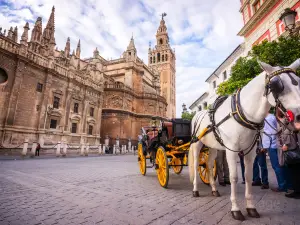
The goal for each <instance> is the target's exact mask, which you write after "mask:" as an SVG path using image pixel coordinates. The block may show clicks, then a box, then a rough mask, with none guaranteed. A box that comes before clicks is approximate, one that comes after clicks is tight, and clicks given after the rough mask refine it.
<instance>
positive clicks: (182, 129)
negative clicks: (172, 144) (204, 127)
mask: <svg viewBox="0 0 300 225" xmlns="http://www.w3.org/2000/svg"><path fill="white" fill-rule="evenodd" d="M172 124H173V137H174V138H177V139H181V140H183V142H184V143H187V142H189V141H191V121H189V120H186V119H172Z"/></svg>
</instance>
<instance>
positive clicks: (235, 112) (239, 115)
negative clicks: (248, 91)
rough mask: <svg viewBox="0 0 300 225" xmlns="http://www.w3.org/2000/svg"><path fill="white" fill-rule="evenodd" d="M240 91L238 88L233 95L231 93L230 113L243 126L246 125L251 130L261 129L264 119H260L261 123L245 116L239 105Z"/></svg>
mask: <svg viewBox="0 0 300 225" xmlns="http://www.w3.org/2000/svg"><path fill="white" fill-rule="evenodd" d="M240 92H241V89H239V90H238V91H237V92H236V93H235V94H234V95H232V98H231V110H232V113H231V114H232V116H233V118H234V119H235V120H236V121H237V122H238V123H239V124H241V125H242V126H244V127H247V128H249V129H251V130H261V129H262V128H263V127H264V121H262V122H261V123H256V122H253V121H250V120H248V119H247V117H246V116H245V114H244V112H243V109H242V106H241V101H240Z"/></svg>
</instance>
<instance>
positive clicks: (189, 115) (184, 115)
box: [181, 112, 196, 120]
mask: <svg viewBox="0 0 300 225" xmlns="http://www.w3.org/2000/svg"><path fill="white" fill-rule="evenodd" d="M195 114H196V112H191V113H189V112H184V113H182V114H181V118H182V119H186V120H192V119H193V117H194V116H195Z"/></svg>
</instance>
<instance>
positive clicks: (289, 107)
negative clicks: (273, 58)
mask: <svg viewBox="0 0 300 225" xmlns="http://www.w3.org/2000/svg"><path fill="white" fill-rule="evenodd" d="M260 65H261V67H262V68H263V70H264V71H265V72H266V92H265V94H266V97H267V99H268V102H269V103H270V104H271V105H272V106H276V107H277V108H278V109H279V110H280V111H282V113H283V114H284V116H285V117H286V119H287V121H288V122H289V123H291V124H292V125H293V126H294V128H296V129H297V130H300V78H299V77H297V76H296V74H295V71H296V70H297V69H298V67H299V66H300V59H297V60H296V61H295V62H294V63H292V64H291V65H290V66H288V67H272V66H270V65H268V64H266V63H263V62H260Z"/></svg>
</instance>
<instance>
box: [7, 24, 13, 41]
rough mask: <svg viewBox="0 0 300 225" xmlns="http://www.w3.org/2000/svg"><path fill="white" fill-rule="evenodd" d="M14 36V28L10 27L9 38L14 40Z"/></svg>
mask: <svg viewBox="0 0 300 225" xmlns="http://www.w3.org/2000/svg"><path fill="white" fill-rule="evenodd" d="M13 34H14V32H13V28H12V27H10V29H9V30H8V33H7V37H8V38H9V39H11V40H12V39H13Z"/></svg>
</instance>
